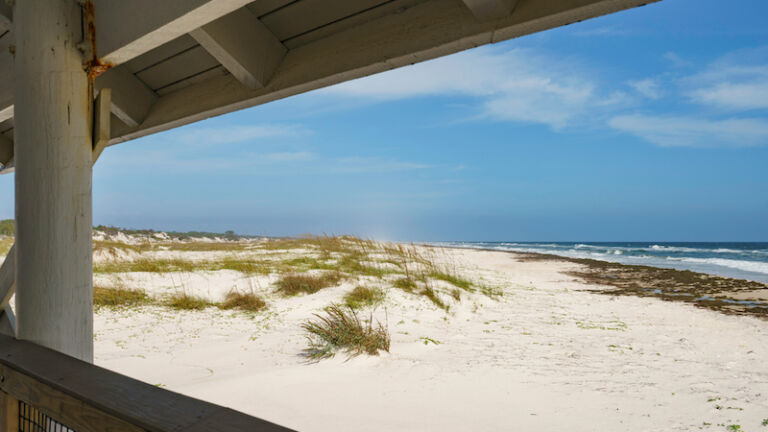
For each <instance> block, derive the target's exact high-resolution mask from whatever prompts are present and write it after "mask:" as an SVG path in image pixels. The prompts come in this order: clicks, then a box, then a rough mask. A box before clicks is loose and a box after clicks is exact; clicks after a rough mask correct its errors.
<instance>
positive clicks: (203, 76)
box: [155, 65, 229, 96]
mask: <svg viewBox="0 0 768 432" xmlns="http://www.w3.org/2000/svg"><path fill="white" fill-rule="evenodd" d="M228 73H229V72H227V70H226V69H224V66H221V65H219V66H216V67H214V68H213V69H208V70H207V71H204V72H201V73H199V74H197V75H192V76H191V77H189V78H185V79H183V80H181V81H176V82H175V83H173V84H169V85H167V86H165V87H162V88H159V89H157V91H156V92H155V93H157V94H158V96H163V95H166V94H168V93H173V92H175V91H177V90H179V89H183V88H184V87H189V86H191V85H194V84H197V83H201V82H203V81H207V80H209V79H211V78H213V77H220V76H224V75H227V74H228Z"/></svg>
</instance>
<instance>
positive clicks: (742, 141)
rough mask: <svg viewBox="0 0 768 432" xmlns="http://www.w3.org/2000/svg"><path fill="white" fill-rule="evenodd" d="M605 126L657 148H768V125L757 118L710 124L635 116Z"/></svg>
mask: <svg viewBox="0 0 768 432" xmlns="http://www.w3.org/2000/svg"><path fill="white" fill-rule="evenodd" d="M608 124H609V125H610V126H611V127H613V128H615V129H617V130H620V131H623V132H628V133H631V134H633V135H636V136H638V137H640V138H643V139H645V140H647V141H650V142H652V143H654V144H657V145H660V146H669V147H672V146H674V147H681V146H685V147H722V146H728V147H748V146H763V145H768V121H766V120H764V119H759V118H729V119H723V120H711V119H705V118H700V117H681V116H658V115H655V116H654V115H637V114H636V115H622V116H616V117H613V118H612V119H611V120H610V121H609V122H608Z"/></svg>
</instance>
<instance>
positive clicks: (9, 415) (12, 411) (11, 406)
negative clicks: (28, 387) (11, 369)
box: [0, 391, 19, 432]
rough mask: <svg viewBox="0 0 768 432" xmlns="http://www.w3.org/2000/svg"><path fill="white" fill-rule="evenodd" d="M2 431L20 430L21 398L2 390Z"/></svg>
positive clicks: (0, 431)
mask: <svg viewBox="0 0 768 432" xmlns="http://www.w3.org/2000/svg"><path fill="white" fill-rule="evenodd" d="M0 432H19V400H18V399H16V398H15V397H13V396H11V395H9V394H8V393H5V392H1V391H0Z"/></svg>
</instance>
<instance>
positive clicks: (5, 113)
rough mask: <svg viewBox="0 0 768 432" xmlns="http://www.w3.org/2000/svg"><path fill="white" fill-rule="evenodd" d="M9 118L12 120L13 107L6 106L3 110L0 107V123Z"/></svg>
mask: <svg viewBox="0 0 768 432" xmlns="http://www.w3.org/2000/svg"><path fill="white" fill-rule="evenodd" d="M8 102H10V101H8ZM9 118H13V105H7V106H6V107H5V108H2V107H0V122H4V121H6V120H8V119H9Z"/></svg>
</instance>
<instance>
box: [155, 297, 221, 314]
mask: <svg viewBox="0 0 768 432" xmlns="http://www.w3.org/2000/svg"><path fill="white" fill-rule="evenodd" d="M163 305H164V306H167V307H169V308H173V309H182V310H203V309H205V308H207V307H210V306H215V304H214V303H211V302H210V301H208V300H207V299H204V298H202V297H197V296H193V295H190V294H187V293H178V294H174V295H172V296H170V297H168V298H166V299H165V301H164V302H163Z"/></svg>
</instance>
